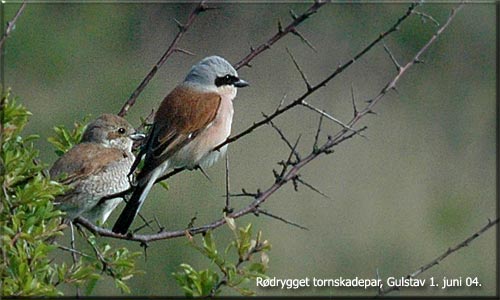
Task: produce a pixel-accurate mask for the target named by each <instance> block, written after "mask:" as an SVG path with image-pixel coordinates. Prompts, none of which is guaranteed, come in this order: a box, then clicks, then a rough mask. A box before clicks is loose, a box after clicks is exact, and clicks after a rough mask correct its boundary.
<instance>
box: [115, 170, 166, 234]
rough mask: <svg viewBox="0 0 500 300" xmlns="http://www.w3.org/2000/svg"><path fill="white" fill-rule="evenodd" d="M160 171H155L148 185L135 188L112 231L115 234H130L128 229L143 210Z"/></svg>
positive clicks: (147, 182)
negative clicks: (143, 205)
mask: <svg viewBox="0 0 500 300" xmlns="http://www.w3.org/2000/svg"><path fill="white" fill-rule="evenodd" d="M159 169H161V168H158V169H157V170H154V171H153V174H152V175H151V177H149V179H148V180H147V181H146V184H144V183H142V184H141V182H139V183H138V185H137V186H136V187H135V190H134V192H133V193H132V196H131V197H130V199H129V200H128V201H127V205H126V206H125V208H124V209H123V211H122V213H121V214H120V216H119V217H118V220H116V223H115V225H114V226H113V229H112V230H113V232H115V233H120V234H125V233H127V232H128V229H129V228H130V225H132V222H133V221H134V219H135V217H136V216H137V214H138V213H139V210H140V209H141V206H142V204H143V203H144V200H146V197H147V196H148V194H149V191H150V190H151V188H152V187H153V184H154V183H155V181H156V179H157V178H158V176H159V175H160V171H161V170H159Z"/></svg>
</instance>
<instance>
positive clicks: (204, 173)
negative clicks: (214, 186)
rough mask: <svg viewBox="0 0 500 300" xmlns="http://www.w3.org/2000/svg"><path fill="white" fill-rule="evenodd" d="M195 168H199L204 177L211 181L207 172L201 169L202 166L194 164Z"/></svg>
mask: <svg viewBox="0 0 500 300" xmlns="http://www.w3.org/2000/svg"><path fill="white" fill-rule="evenodd" d="M195 170H200V171H201V173H202V174H203V175H204V176H205V178H207V179H208V181H210V182H212V179H210V177H209V176H208V174H207V173H206V172H205V170H203V168H202V167H200V166H196V168H195Z"/></svg>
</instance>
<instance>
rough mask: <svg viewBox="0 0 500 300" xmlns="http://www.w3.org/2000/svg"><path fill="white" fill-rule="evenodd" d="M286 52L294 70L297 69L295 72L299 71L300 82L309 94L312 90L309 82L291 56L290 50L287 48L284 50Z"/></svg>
mask: <svg viewBox="0 0 500 300" xmlns="http://www.w3.org/2000/svg"><path fill="white" fill-rule="evenodd" d="M286 52H287V53H288V55H290V58H291V59H292V61H293V64H294V65H295V68H297V71H299V73H300V76H301V77H302V80H303V81H304V83H305V84H306V88H307V91H308V92H310V91H311V90H312V86H311V84H310V83H309V80H307V77H306V74H305V73H304V72H303V71H302V69H301V68H300V66H299V64H298V63H297V61H296V60H295V57H294V56H293V54H292V52H290V49H288V47H287V48H286Z"/></svg>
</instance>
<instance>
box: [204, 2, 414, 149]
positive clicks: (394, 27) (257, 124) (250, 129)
mask: <svg viewBox="0 0 500 300" xmlns="http://www.w3.org/2000/svg"><path fill="white" fill-rule="evenodd" d="M417 5H418V4H417V3H412V4H411V5H410V7H409V8H408V9H407V11H406V13H405V14H404V15H403V16H401V17H400V18H399V19H398V20H397V21H396V22H395V23H394V25H392V26H391V27H390V28H389V29H388V30H387V31H385V32H384V33H381V34H380V35H379V36H378V37H377V38H376V39H374V40H373V41H372V42H371V43H370V44H368V46H366V47H365V48H364V49H362V50H361V51H360V52H358V53H357V54H356V55H355V56H354V57H353V58H351V59H350V60H349V61H347V62H346V63H344V64H342V65H339V66H338V67H337V69H336V70H335V71H334V72H332V73H331V74H330V75H329V76H328V77H326V78H325V79H323V80H322V81H321V82H319V83H318V84H316V85H315V86H312V87H311V89H310V90H307V91H306V92H305V93H304V94H302V95H301V96H300V97H298V98H297V99H296V100H294V101H293V102H291V103H289V104H288V105H286V106H284V107H283V108H280V109H277V110H276V111H275V112H274V113H272V114H270V115H269V116H268V117H267V118H265V119H263V120H260V121H258V122H254V123H253V125H252V126H250V127H248V128H247V129H245V130H243V131H242V132H240V133H238V134H236V135H234V136H231V137H229V138H227V139H226V141H224V142H223V143H221V144H219V145H218V146H217V147H215V148H214V151H215V150H218V149H220V148H222V147H224V146H225V145H227V144H229V143H233V142H235V141H237V140H239V139H240V138H242V137H244V136H246V135H248V134H250V133H251V132H253V131H254V130H255V129H257V128H259V127H261V126H263V125H265V124H267V123H269V121H270V120H273V119H274V118H276V117H278V116H280V115H281V114H283V113H285V112H287V111H288V110H290V109H291V108H293V107H295V106H297V105H301V104H302V102H303V101H304V99H306V98H307V97H309V96H310V95H312V94H313V93H314V92H316V91H317V90H319V89H320V88H322V87H324V86H326V84H327V83H328V82H330V81H331V80H332V79H333V78H335V77H337V76H338V75H339V74H340V73H342V72H343V71H344V70H345V69H347V68H348V67H349V66H351V65H352V64H353V63H355V62H356V61H357V60H359V59H360V58H361V57H362V56H364V55H365V54H366V53H367V52H368V51H370V49H372V48H373V47H374V46H375V45H377V44H378V43H380V42H381V41H382V40H383V39H384V38H386V37H387V36H388V35H390V34H391V33H393V32H395V31H397V30H398V28H399V25H401V23H402V22H403V21H404V20H406V19H407V18H408V17H409V16H410V15H411V14H412V11H413V10H414V9H415V8H416V7H417ZM349 127H352V126H349Z"/></svg>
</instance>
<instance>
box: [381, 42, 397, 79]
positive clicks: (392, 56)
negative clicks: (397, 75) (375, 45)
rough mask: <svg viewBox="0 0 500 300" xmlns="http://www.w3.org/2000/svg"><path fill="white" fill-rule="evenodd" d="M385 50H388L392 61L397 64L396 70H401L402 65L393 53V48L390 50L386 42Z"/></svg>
mask: <svg viewBox="0 0 500 300" xmlns="http://www.w3.org/2000/svg"><path fill="white" fill-rule="evenodd" d="M384 50H385V52H387V54H388V55H389V57H390V58H391V60H392V63H393V64H394V66H396V70H397V71H398V72H399V71H400V70H401V65H400V64H399V63H398V61H397V60H396V58H395V57H394V55H393V54H392V52H391V50H389V48H388V47H387V46H386V45H385V43H384Z"/></svg>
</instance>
